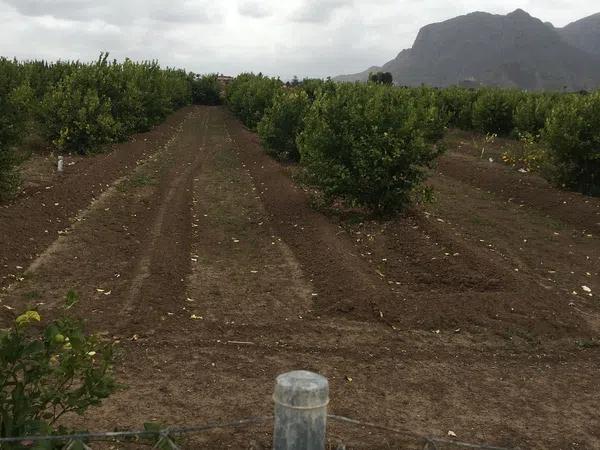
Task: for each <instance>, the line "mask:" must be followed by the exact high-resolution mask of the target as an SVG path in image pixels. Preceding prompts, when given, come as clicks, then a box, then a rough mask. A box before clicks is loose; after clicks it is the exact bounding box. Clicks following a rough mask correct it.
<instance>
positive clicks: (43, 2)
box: [0, 0, 600, 78]
mask: <svg viewBox="0 0 600 450" xmlns="http://www.w3.org/2000/svg"><path fill="white" fill-rule="evenodd" d="M516 8H522V9H525V10H526V11H528V12H529V13H530V14H532V15H534V16H536V17H538V18H540V19H542V20H543V21H550V22H552V23H554V25H555V26H564V25H566V24H567V23H569V22H572V21H574V20H577V19H579V18H582V17H584V16H587V15H590V14H593V13H596V12H600V6H599V5H598V3H597V0H579V1H577V0H479V1H474V0H452V1H441V0H263V1H259V0H0V25H1V28H0V29H1V31H0V55H2V56H8V57H13V56H16V57H18V58H45V59H50V60H55V59H81V60H86V61H87V60H91V59H94V58H95V57H97V55H98V54H99V53H100V51H109V52H110V53H111V56H113V57H116V58H118V59H121V58H124V57H126V56H129V57H131V58H132V59H158V60H159V61H160V62H161V63H162V64H163V65H170V66H177V67H183V68H186V69H188V70H193V71H195V72H221V73H225V74H231V75H235V74H237V73H239V72H242V71H255V72H258V71H262V72H263V73H268V74H270V75H280V76H281V77H282V78H290V77H292V76H293V75H298V76H300V77H304V76H318V77H324V76H328V75H338V74H340V73H352V72H358V71H362V70H364V69H366V68H368V67H369V66H372V65H376V64H383V63H384V62H387V61H388V60H390V59H392V58H394V57H395V55H396V54H397V53H398V52H399V51H400V50H402V49H403V48H407V47H410V46H411V45H412V43H413V41H414V39H415V37H416V34H417V32H418V30H419V28H420V27H421V26H423V25H426V24H428V23H432V22H439V21H442V20H445V19H449V18H451V17H454V16H457V15H461V14H465V13H468V12H472V11H487V12H492V13H496V14H506V13H508V12H510V11H512V10H514V9H516Z"/></svg>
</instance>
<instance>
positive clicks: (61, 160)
mask: <svg viewBox="0 0 600 450" xmlns="http://www.w3.org/2000/svg"><path fill="white" fill-rule="evenodd" d="M56 170H57V171H58V173H63V171H64V170H65V160H64V158H63V157H62V156H59V157H58V164H57V166H56Z"/></svg>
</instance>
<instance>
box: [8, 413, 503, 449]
mask: <svg viewBox="0 0 600 450" xmlns="http://www.w3.org/2000/svg"><path fill="white" fill-rule="evenodd" d="M327 418H328V419H330V420H332V421H334V422H341V423H348V424H352V425H360V426H363V427H368V428H373V429H377V430H381V431H388V432H391V433H395V434H399V435H404V436H410V437H412V438H414V439H417V440H422V441H424V442H425V446H424V447H423V450H438V446H437V444H449V445H453V446H457V447H463V448H471V449H480V450H510V449H508V448H503V447H494V446H490V445H483V444H470V443H467V442H460V441H454V440H450V439H441V438H434V437H426V436H423V435H421V434H418V433H416V432H414V431H411V430H407V429H400V428H391V427H387V426H384V425H379V424H376V423H370V422H362V421H360V420H355V419H350V418H349V417H344V416H338V415H335V414H328V415H327ZM271 420H273V416H261V417H258V416H257V417H248V418H246V419H240V420H233V421H229V422H209V423H207V424H205V425H201V426H197V427H180V428H165V429H162V430H156V431H151V430H139V431H106V432H97V433H79V434H63V435H51V436H24V437H8V438H0V444H2V443H3V442H6V443H9V442H13V443H14V442H24V441H25V442H39V441H66V442H67V448H70V447H71V446H72V445H73V444H74V443H75V442H76V441H94V440H95V441H105V440H115V439H118V438H152V437H154V438H156V437H158V438H159V440H158V442H157V443H156V445H155V446H154V447H153V448H159V445H160V444H162V443H166V444H168V445H169V446H170V448H171V449H172V450H180V448H179V447H178V446H177V445H176V444H175V442H173V440H172V439H171V437H172V436H174V435H181V434H187V433H201V432H204V431H210V430H215V429H219V428H236V427H242V426H248V425H255V424H261V423H265V422H269V421H271ZM0 448H1V445H0ZM86 448H88V447H86Z"/></svg>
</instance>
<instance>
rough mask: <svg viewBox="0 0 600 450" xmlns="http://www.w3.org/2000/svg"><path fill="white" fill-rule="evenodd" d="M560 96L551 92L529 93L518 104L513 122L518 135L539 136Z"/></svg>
mask: <svg viewBox="0 0 600 450" xmlns="http://www.w3.org/2000/svg"><path fill="white" fill-rule="evenodd" d="M558 100H559V97H558V96H556V95H551V94H528V95H525V96H523V98H522V99H521V101H519V103H518V104H517V105H516V107H515V111H514V116H513V122H514V126H515V131H516V133H517V135H522V134H524V133H527V134H529V135H532V136H539V134H540V133H541V131H542V129H543V128H544V125H545V123H546V118H547V117H548V115H549V114H550V111H551V110H552V106H553V104H555V103H556V102H557V101H558Z"/></svg>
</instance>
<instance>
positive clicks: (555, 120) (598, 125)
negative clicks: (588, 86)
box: [543, 91, 600, 195]
mask: <svg viewBox="0 0 600 450" xmlns="http://www.w3.org/2000/svg"><path fill="white" fill-rule="evenodd" d="M543 140H544V142H545V143H546V145H547V147H548V151H549V154H550V158H551V161H552V163H553V166H554V181H555V182H557V183H558V184H560V185H562V186H565V187H568V188H570V189H574V190H577V191H579V192H582V193H584V194H590V195H600V91H597V92H595V93H593V94H590V95H586V96H568V97H564V98H563V99H562V100H561V101H560V102H558V104H557V105H556V106H555V107H554V108H553V110H552V112H551V113H550V115H549V117H548V119H547V121H546V126H545V128H544V131H543Z"/></svg>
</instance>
